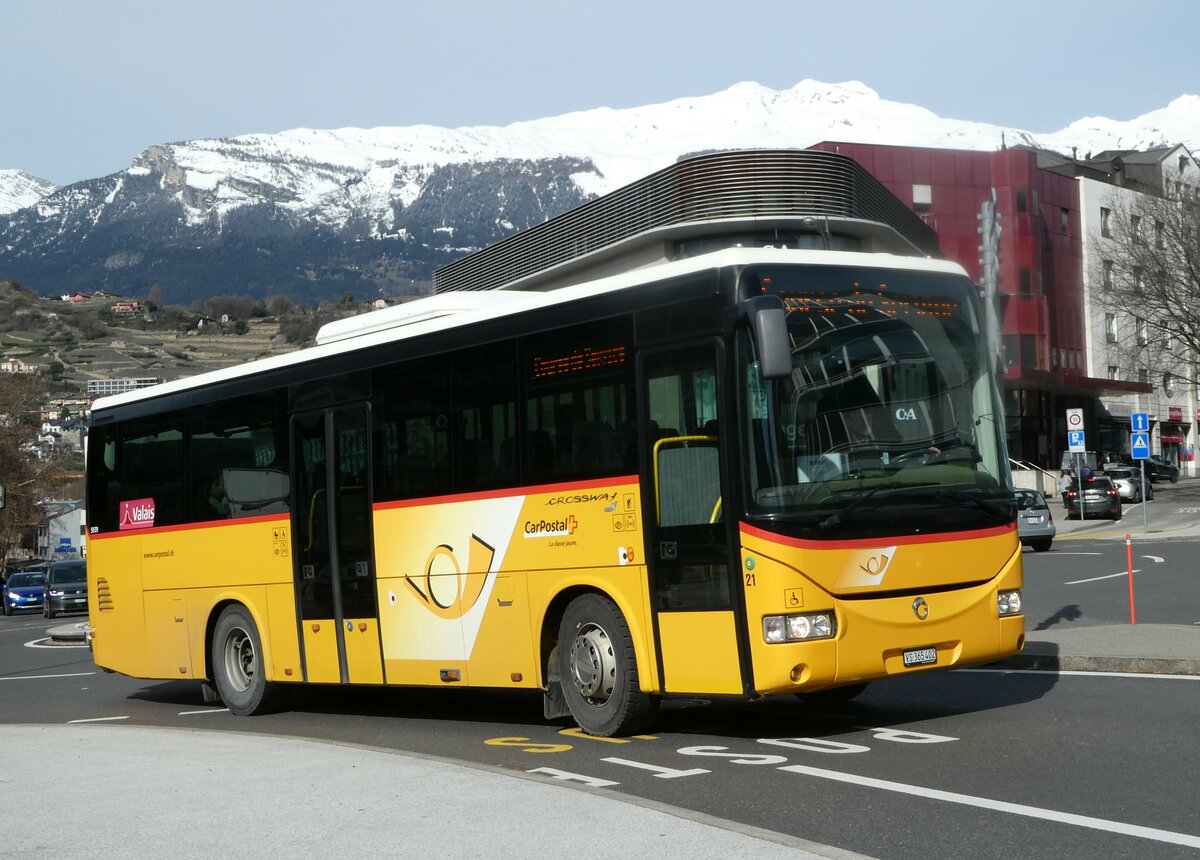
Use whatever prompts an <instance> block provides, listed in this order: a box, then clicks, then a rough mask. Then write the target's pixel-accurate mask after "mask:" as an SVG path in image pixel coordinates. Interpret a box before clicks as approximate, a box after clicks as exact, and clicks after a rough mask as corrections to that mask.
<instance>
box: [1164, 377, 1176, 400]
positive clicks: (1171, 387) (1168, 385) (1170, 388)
mask: <svg viewBox="0 0 1200 860" xmlns="http://www.w3.org/2000/svg"><path fill="white" fill-rule="evenodd" d="M1163 393H1164V394H1166V395H1167V397H1174V396H1175V377H1174V376H1172V375H1171V374H1170V373H1164V374H1163Z"/></svg>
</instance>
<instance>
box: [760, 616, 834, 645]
mask: <svg viewBox="0 0 1200 860" xmlns="http://www.w3.org/2000/svg"><path fill="white" fill-rule="evenodd" d="M836 632H837V625H836V624H835V623H834V620H833V613H832V612H808V613H805V614H803V615H768V616H766V617H764V618H763V641H765V642H767V643H768V644H772V645H773V644H776V643H779V642H806V641H808V640H810V639H831V638H833V635H834V633H836Z"/></svg>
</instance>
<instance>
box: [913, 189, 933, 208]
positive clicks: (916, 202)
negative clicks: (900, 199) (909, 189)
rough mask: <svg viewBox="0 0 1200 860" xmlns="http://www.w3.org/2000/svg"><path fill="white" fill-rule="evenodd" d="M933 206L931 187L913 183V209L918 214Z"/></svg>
mask: <svg viewBox="0 0 1200 860" xmlns="http://www.w3.org/2000/svg"><path fill="white" fill-rule="evenodd" d="M931 206H933V186H932V185H921V184H918V183H913V209H916V210H917V211H918V212H920V211H923V210H925V209H929V208H930V207H931Z"/></svg>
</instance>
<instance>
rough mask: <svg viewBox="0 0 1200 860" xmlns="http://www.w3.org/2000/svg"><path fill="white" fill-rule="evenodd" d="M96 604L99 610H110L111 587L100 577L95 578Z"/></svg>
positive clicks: (111, 605) (111, 602)
mask: <svg viewBox="0 0 1200 860" xmlns="http://www.w3.org/2000/svg"><path fill="white" fill-rule="evenodd" d="M96 604H97V606H99V608H100V611H101V612H111V611H112V608H113V599H112V589H111V588H109V587H108V580H107V579H104V578H100V579H97V580H96Z"/></svg>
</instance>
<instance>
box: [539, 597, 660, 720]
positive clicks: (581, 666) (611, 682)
mask: <svg viewBox="0 0 1200 860" xmlns="http://www.w3.org/2000/svg"><path fill="white" fill-rule="evenodd" d="M557 652H558V676H559V678H560V679H561V682H562V693H563V698H564V699H565V700H566V703H567V707H568V708H569V709H570V711H571V716H573V717H574V718H575V721H576V722H577V723H579V727H580V728H581V729H583V730H584V731H585V732H587V733H588V734H589V735H596V736H598V737H612V736H614V735H622V734H633V733H636V732H639V731H642V730H643V729H645V728H646V727H647V726H649V725H650V723H651V721H652V720H653V719H654V715H655V713H657V711H658V697H657V696H652V695H650V694H649V693H645V692H643V691H642V690H641V687H640V685H639V682H638V667H637V658H636V656H635V655H634V651H633V636H632V635H631V634H630V632H629V625H628V624H626V623H625V619H624V617H622V615H621V610H620V609H618V608H617V605H616V604H615V603H613V602H612V601H611V600H609V599H608V598H607V597H604V596H602V595H599V594H584V595H582V596H580V597H577V598H575V599H574V600H572V601H571V603H570V604H569V605H568V606H567V611H566V612H565V613H563V618H562V623H561V624H560V625H559V628H558V648H557Z"/></svg>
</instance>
